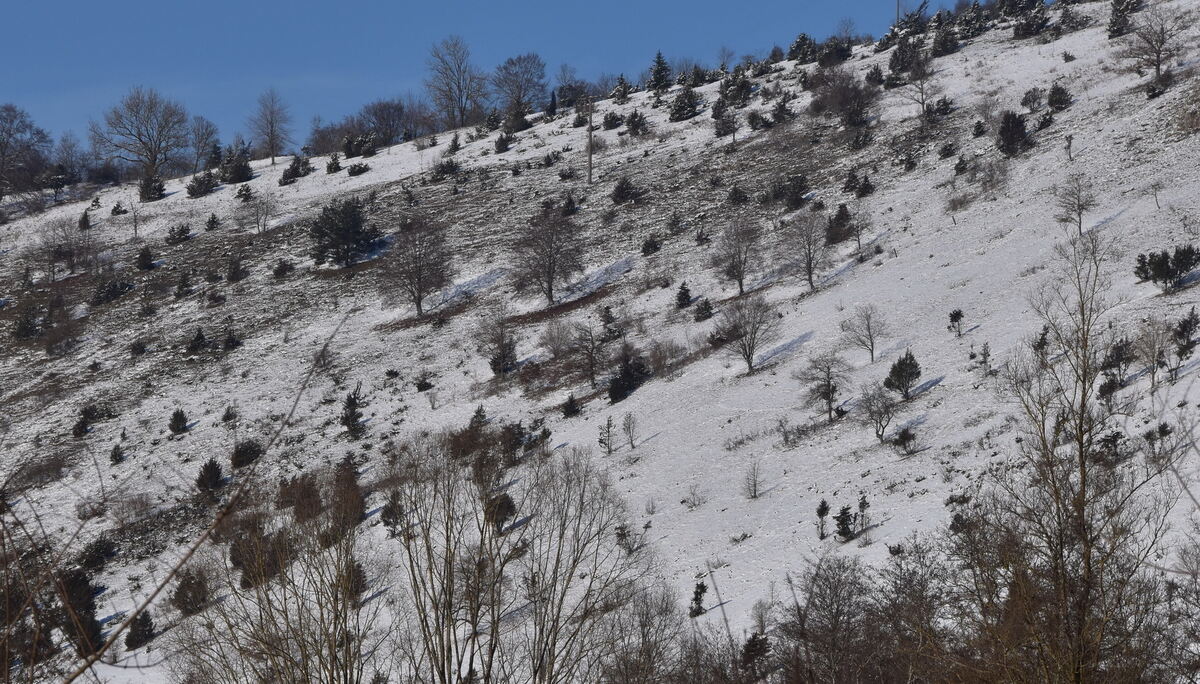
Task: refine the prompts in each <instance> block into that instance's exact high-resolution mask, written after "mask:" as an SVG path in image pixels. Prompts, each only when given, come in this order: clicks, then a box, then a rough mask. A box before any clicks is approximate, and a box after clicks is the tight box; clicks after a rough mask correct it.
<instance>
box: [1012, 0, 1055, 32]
mask: <svg viewBox="0 0 1200 684" xmlns="http://www.w3.org/2000/svg"><path fill="white" fill-rule="evenodd" d="M1049 22H1050V20H1049V18H1048V17H1047V16H1046V4H1045V3H1044V2H1042V0H1036V2H1034V3H1032V4H1031V5H1027V6H1025V7H1022V8H1021V10H1020V14H1019V16H1017V19H1016V22H1014V23H1013V38H1016V39H1018V40H1020V39H1022V38H1032V37H1034V36H1036V35H1038V34H1040V33H1041V32H1042V31H1043V30H1045V28H1046V25H1047V24H1048V23H1049Z"/></svg>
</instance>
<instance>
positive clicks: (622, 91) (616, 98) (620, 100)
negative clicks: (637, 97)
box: [608, 74, 633, 105]
mask: <svg viewBox="0 0 1200 684" xmlns="http://www.w3.org/2000/svg"><path fill="white" fill-rule="evenodd" d="M632 92H633V86H631V85H629V81H626V80H625V74H621V75H619V76H617V84H616V85H615V86H613V89H612V92H611V93H609V94H608V96H609V97H611V98H612V100H613V102H615V103H617V104H619V105H622V104H625V103H626V102H628V101H629V94H630V93H632Z"/></svg>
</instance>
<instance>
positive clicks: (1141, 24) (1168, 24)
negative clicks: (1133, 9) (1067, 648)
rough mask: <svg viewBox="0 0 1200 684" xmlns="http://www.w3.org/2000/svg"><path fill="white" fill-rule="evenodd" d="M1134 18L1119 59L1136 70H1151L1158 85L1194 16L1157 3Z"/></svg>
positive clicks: (1159, 2)
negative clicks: (1121, 58)
mask: <svg viewBox="0 0 1200 684" xmlns="http://www.w3.org/2000/svg"><path fill="white" fill-rule="evenodd" d="M1135 16H1136V17H1137V18H1136V19H1135V20H1134V24H1133V30H1132V31H1130V33H1129V34H1128V36H1126V38H1125V40H1126V47H1125V50H1124V51H1123V52H1122V56H1123V57H1125V58H1126V59H1131V60H1133V62H1134V66H1135V68H1137V69H1153V70H1154V80H1155V82H1160V81H1161V80H1162V75H1163V69H1164V68H1165V67H1167V66H1168V65H1169V64H1170V62H1171V60H1172V59H1175V57H1176V56H1178V55H1179V53H1180V51H1181V50H1182V49H1183V46H1184V41H1183V38H1184V36H1185V35H1186V34H1187V32H1188V30H1190V29H1191V27H1192V24H1193V23H1194V16H1193V15H1192V12H1191V11H1190V10H1187V9H1179V8H1176V7H1167V6H1166V3H1164V2H1161V0H1160V1H1158V2H1155V3H1154V4H1153V5H1151V6H1150V7H1148V8H1147V9H1145V10H1143V11H1142V12H1139V13H1138V14H1136V15H1135Z"/></svg>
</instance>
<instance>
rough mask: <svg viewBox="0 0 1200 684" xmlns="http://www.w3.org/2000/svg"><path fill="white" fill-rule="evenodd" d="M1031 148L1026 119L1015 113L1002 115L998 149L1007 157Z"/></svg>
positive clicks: (997, 139)
mask: <svg viewBox="0 0 1200 684" xmlns="http://www.w3.org/2000/svg"><path fill="white" fill-rule="evenodd" d="M1028 146H1029V133H1028V131H1027V130H1026V129H1025V117H1024V116H1021V115H1020V114H1017V113H1016V112H1013V111H1007V110H1006V111H1005V112H1004V113H1003V114H1001V115H1000V132H999V133H998V134H997V138H996V147H997V148H999V150H1000V151H1001V152H1003V153H1004V155H1005V156H1007V157H1012V156H1015V155H1017V154H1020V153H1021V152H1022V151H1023V150H1024V149H1025V148H1026V147H1028Z"/></svg>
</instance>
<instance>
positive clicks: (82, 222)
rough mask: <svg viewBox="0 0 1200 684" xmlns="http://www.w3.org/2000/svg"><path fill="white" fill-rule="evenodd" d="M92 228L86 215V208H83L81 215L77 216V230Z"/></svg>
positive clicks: (83, 230) (84, 230) (90, 220)
mask: <svg viewBox="0 0 1200 684" xmlns="http://www.w3.org/2000/svg"><path fill="white" fill-rule="evenodd" d="M91 229H92V219H91V217H89V216H88V210H87V209H84V210H83V215H81V216H80V217H79V230H80V231H81V232H86V231H89V230H91Z"/></svg>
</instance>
